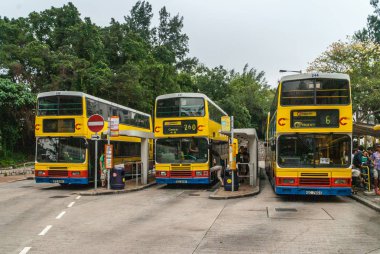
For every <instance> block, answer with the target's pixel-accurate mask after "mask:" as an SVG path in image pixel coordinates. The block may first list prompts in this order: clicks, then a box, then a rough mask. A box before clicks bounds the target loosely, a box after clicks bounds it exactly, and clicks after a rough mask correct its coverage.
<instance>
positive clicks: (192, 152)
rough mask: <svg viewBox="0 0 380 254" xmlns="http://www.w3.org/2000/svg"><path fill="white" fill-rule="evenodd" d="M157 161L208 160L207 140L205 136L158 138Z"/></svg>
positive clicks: (188, 161)
mask: <svg viewBox="0 0 380 254" xmlns="http://www.w3.org/2000/svg"><path fill="white" fill-rule="evenodd" d="M156 146H157V148H156V161H157V162H158V163H194V162H196V163H205V162H207V161H208V142H207V139H205V138H171V139H158V140H157V142H156Z"/></svg>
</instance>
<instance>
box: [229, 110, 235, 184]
mask: <svg viewBox="0 0 380 254" xmlns="http://www.w3.org/2000/svg"><path fill="white" fill-rule="evenodd" d="M233 144H234V116H231V146H230V147H231V149H230V150H231V151H230V158H231V165H232V163H233V159H234V158H233V157H234V156H233V153H234V151H233ZM234 170H236V169H233V168H232V167H231V172H232V188H231V191H232V192H234V191H235V171H234Z"/></svg>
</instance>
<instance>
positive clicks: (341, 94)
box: [281, 79, 350, 106]
mask: <svg viewBox="0 0 380 254" xmlns="http://www.w3.org/2000/svg"><path fill="white" fill-rule="evenodd" d="M349 103H350V90H349V81H348V80H340V79H304V80H291V81H285V82H283V83H282V85H281V105H282V106H299V105H347V104H349Z"/></svg>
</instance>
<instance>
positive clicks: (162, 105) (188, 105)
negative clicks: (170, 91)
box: [156, 98, 205, 117]
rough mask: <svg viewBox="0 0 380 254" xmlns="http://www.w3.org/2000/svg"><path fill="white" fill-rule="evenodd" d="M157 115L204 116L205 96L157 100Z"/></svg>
mask: <svg viewBox="0 0 380 254" xmlns="http://www.w3.org/2000/svg"><path fill="white" fill-rule="evenodd" d="M156 111H157V112H156V116H157V117H181V116H197V117H198V116H204V115H205V102H204V99H203V98H169V99H161V100H158V101H157V109H156Z"/></svg>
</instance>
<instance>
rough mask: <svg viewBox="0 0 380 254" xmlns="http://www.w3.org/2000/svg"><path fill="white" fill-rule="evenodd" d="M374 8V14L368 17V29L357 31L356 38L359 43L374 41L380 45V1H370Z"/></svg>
mask: <svg viewBox="0 0 380 254" xmlns="http://www.w3.org/2000/svg"><path fill="white" fill-rule="evenodd" d="M370 3H371V5H372V7H373V8H374V11H373V14H372V15H368V18H367V27H366V28H363V29H362V30H360V31H357V32H356V33H355V35H354V38H355V39H356V40H358V41H362V42H365V41H368V40H370V41H373V42H377V43H380V4H379V0H370Z"/></svg>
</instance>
